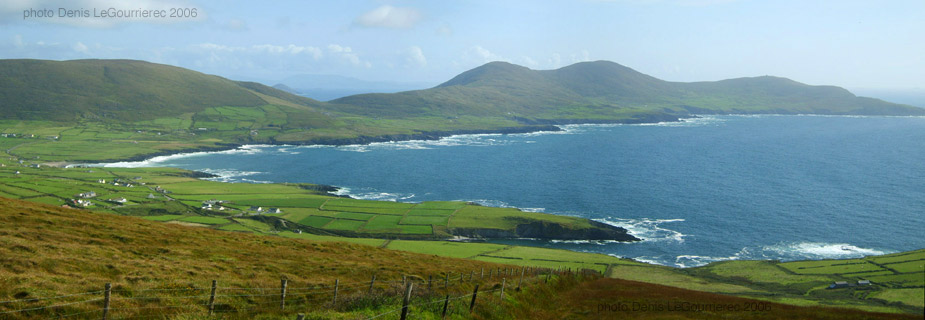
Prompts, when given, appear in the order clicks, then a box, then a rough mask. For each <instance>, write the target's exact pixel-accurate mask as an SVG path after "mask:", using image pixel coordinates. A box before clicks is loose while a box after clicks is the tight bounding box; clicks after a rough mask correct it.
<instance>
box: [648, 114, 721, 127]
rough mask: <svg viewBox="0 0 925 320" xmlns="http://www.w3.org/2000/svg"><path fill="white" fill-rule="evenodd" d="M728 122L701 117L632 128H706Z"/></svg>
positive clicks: (707, 116)
mask: <svg viewBox="0 0 925 320" xmlns="http://www.w3.org/2000/svg"><path fill="white" fill-rule="evenodd" d="M724 122H726V119H724V118H722V117H718V116H712V115H700V116H697V117H696V118H683V119H680V120H679V121H665V122H656V123H637V124H631V126H654V127H705V126H718V125H721V124H723V123H724Z"/></svg>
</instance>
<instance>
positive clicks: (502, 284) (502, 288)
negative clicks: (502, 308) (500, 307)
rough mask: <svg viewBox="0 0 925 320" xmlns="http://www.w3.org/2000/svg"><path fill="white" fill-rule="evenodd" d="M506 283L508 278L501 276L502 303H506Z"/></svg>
mask: <svg viewBox="0 0 925 320" xmlns="http://www.w3.org/2000/svg"><path fill="white" fill-rule="evenodd" d="M506 283H507V278H501V301H500V303H504V285H505V284H506Z"/></svg>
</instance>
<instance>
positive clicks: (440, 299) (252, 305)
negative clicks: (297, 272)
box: [0, 267, 599, 320]
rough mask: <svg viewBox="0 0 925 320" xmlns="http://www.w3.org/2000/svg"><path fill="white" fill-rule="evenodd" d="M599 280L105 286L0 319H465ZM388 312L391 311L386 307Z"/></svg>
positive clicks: (507, 273)
mask: <svg viewBox="0 0 925 320" xmlns="http://www.w3.org/2000/svg"><path fill="white" fill-rule="evenodd" d="M592 274H593V275H599V274H598V273H597V272H596V271H590V270H582V271H578V272H572V271H571V270H570V269H565V268H558V269H549V268H528V267H521V268H498V269H489V270H486V269H484V268H483V269H480V270H478V271H470V272H469V273H455V274H451V273H449V272H444V273H441V274H440V275H438V276H437V277H434V276H433V275H431V276H427V277H426V278H424V277H419V276H402V277H401V279H400V280H399V279H393V280H389V281H383V280H382V279H377V278H376V275H372V276H371V278H370V279H369V280H365V281H354V282H349V283H343V282H341V281H340V280H339V279H335V280H334V281H333V283H329V284H317V283H316V284H311V285H307V284H303V285H295V284H292V283H290V281H288V280H286V279H282V280H280V283H279V286H267V287H262V288H239V287H222V286H221V285H220V284H221V283H220V282H219V281H217V280H212V281H211V285H209V286H204V287H195V286H186V287H166V288H153V289H144V290H137V291H136V290H132V289H130V288H127V287H123V286H117V287H113V286H112V284H110V283H106V284H104V285H103V286H102V290H98V291H89V292H81V293H75V294H68V295H59V296H53V297H46V298H23V299H15V300H9V301H0V319H20V318H22V319H26V318H28V319H103V320H109V319H149V318H160V319H163V318H172V317H179V316H213V315H221V316H223V317H224V318H235V317H240V318H248V317H250V316H253V315H256V314H276V315H279V316H280V317H285V316H287V315H293V314H296V313H297V312H303V313H300V314H298V315H297V316H296V318H297V319H303V318H304V312H313V311H323V310H330V311H336V312H357V311H358V310H366V311H370V310H382V309H386V310H387V311H385V312H381V313H378V314H375V315H371V316H369V317H368V319H384V318H392V317H399V318H400V319H405V318H406V317H407V316H408V314H409V313H410V312H412V311H413V310H417V311H419V312H431V313H434V314H441V315H442V316H443V317H446V316H447V315H448V313H455V314H463V315H465V314H468V313H470V312H472V311H473V310H474V309H475V308H476V307H477V306H479V305H480V304H484V303H487V302H492V301H496V302H495V303H499V304H500V303H503V302H504V296H505V290H508V292H510V290H516V291H520V289H521V287H522V286H523V285H524V284H525V283H532V284H534V285H535V284H543V283H546V282H548V281H550V278H551V277H558V276H563V275H576V276H588V275H592ZM399 300H400V301H401V302H400V303H399V302H398V301H399ZM389 305H394V306H395V308H389V307H387V306H389Z"/></svg>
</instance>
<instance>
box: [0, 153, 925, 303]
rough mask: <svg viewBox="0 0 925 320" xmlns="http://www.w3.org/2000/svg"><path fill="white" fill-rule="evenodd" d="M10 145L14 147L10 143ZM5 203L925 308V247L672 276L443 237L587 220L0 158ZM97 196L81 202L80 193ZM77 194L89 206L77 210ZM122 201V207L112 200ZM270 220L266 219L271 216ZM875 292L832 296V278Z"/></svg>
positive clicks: (588, 256)
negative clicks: (523, 224)
mask: <svg viewBox="0 0 925 320" xmlns="http://www.w3.org/2000/svg"><path fill="white" fill-rule="evenodd" d="M8 145H10V144H8ZM0 163H2V164H3V165H4V166H3V167H0V197H6V198H13V199H21V200H25V201H31V202H36V203H43V204H51V205H56V206H62V205H67V206H70V207H77V208H82V209H85V210H89V211H96V212H105V213H111V214H119V215H129V216H140V217H142V218H144V219H147V220H151V221H159V222H167V223H176V224H181V225H185V226H198V227H200V228H211V229H218V230H223V231H227V232H236V233H253V234H259V235H266V236H277V237H283V238H293V239H308V240H314V241H322V242H349V243H354V244H360V245H365V246H373V247H384V248H388V249H393V250H399V251H408V252H414V253H421V254H427V255H435V256H441V257H451V258H464V259H470V260H478V261H482V262H488V263H500V264H506V265H517V266H526V267H544V268H553V269H556V268H560V269H571V270H578V269H590V270H595V271H598V272H601V273H603V274H605V275H607V276H609V277H613V278H620V279H626V280H632V281H641V282H647V283H653V284H661V285H668V286H674V287H679V288H685V289H691V290H699V291H706V292H713V293H722V294H731V295H736V296H741V297H747V298H753V299H760V300H767V301H773V302H779V303H785V304H794V305H805V306H839V307H850V308H856V309H861V310H866V311H875V312H890V313H915V312H920V310H921V308H922V307H923V306H922V302H921V301H922V295H923V294H922V292H923V289H925V281H923V275H925V272H923V269H922V265H923V264H925V250H918V251H911V252H903V253H897V254H891V255H884V256H875V257H867V258H861V259H848V260H821V261H794V262H783V263H781V262H776V261H725V262H717V263H713V264H710V265H707V266H703V267H698V268H690V269H676V268H669V267H663V266H656V265H649V264H645V263H642V262H637V261H632V260H627V259H621V258H616V257H611V256H606V255H600V254H592V253H581V252H573V251H565V250H556V249H546V248H538V247H523V246H510V245H503V244H494V243H484V242H473V243H470V242H451V241H438V240H443V239H448V238H450V237H451V236H452V233H453V232H454V230H457V229H462V230H465V229H471V228H495V229H502V230H503V229H510V228H513V227H515V226H516V224H514V223H512V221H523V220H524V219H526V220H534V221H546V222H547V223H559V224H563V225H566V226H568V227H569V228H582V227H587V226H588V225H589V223H588V222H587V221H586V220H583V219H577V218H572V217H563V216H553V215H547V214H542V213H528V212H522V211H520V210H517V209H512V208H492V207H482V206H478V205H473V204H470V203H464V202H445V201H440V202H424V203H396V202H382V201H366V200H355V199H347V198H338V197H334V196H331V195H328V194H326V193H324V192H321V191H317V190H318V188H315V187H313V186H311V185H305V184H230V183H221V182H214V181H208V180H202V179H201V178H202V177H201V176H199V175H197V174H195V173H192V172H188V171H184V170H179V169H170V168H101V167H76V168H67V169H64V168H55V167H48V166H27V165H26V164H29V162H26V163H25V164H20V163H18V161H17V160H16V159H15V157H13V156H10V155H9V154H0ZM89 192H93V194H94V195H92V196H88V197H86V198H81V197H80V196H79V194H85V193H89ZM78 199H81V200H85V201H88V202H89V203H90V204H88V205H86V206H85V207H84V206H81V205H79V204H78V203H76V202H75V201H76V200H78ZM119 199H124V200H125V201H116V200H119ZM272 209H275V210H276V211H273V212H275V213H271V211H270V210H272ZM858 280H870V281H871V283H872V285H871V286H863V287H862V286H852V287H848V288H838V289H826V288H827V287H828V286H829V285H831V284H832V283H834V282H835V281H847V282H850V283H857V281H858ZM917 310H918V311H917Z"/></svg>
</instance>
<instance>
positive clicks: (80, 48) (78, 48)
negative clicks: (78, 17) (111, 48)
mask: <svg viewBox="0 0 925 320" xmlns="http://www.w3.org/2000/svg"><path fill="white" fill-rule="evenodd" d="M73 48H74V51H77V52H80V53H90V51H89V49H88V48H87V46H86V45H84V44H83V43H82V42H80V41H78V42H77V43H75V44H74V46H73Z"/></svg>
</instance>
